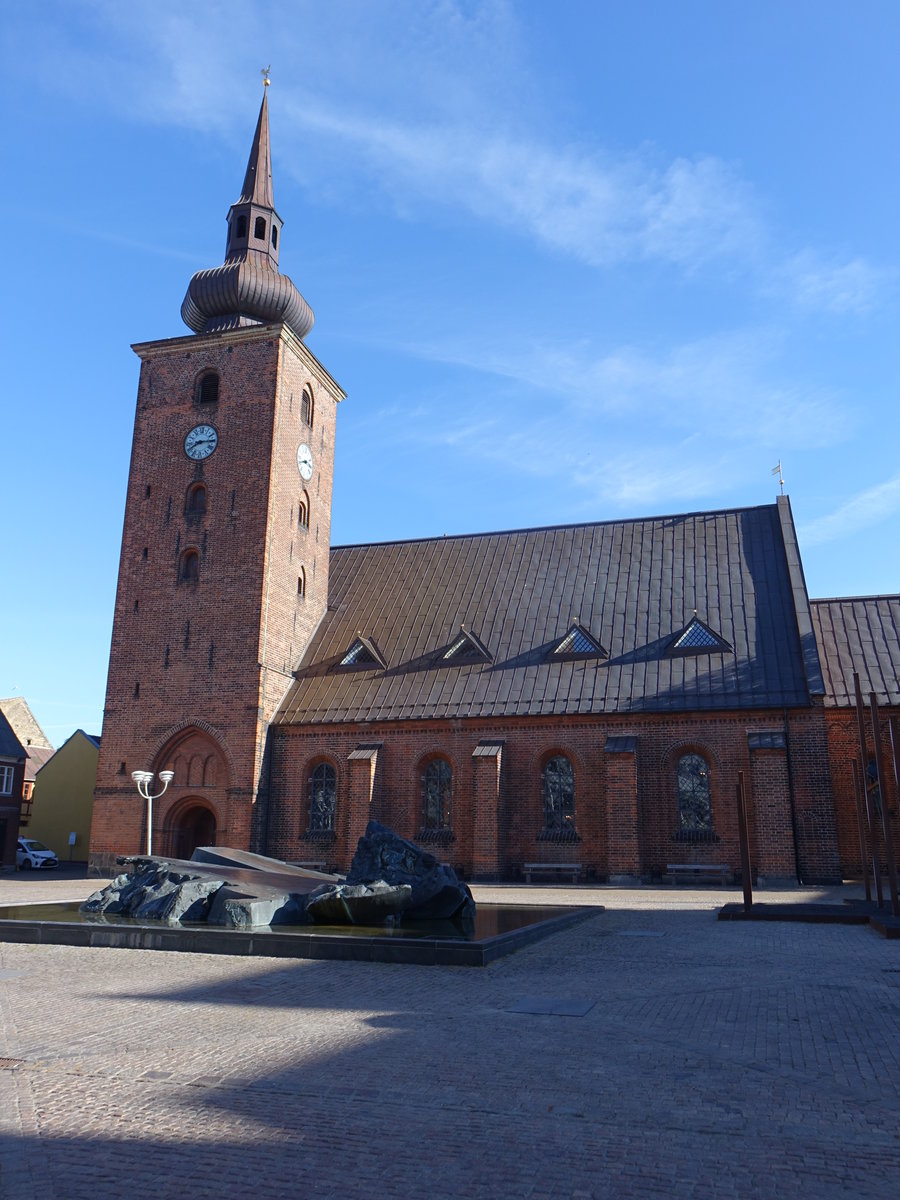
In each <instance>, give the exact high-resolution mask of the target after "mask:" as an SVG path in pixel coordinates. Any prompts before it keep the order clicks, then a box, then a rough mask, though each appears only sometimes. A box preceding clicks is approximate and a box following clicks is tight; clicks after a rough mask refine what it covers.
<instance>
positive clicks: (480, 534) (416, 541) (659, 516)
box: [331, 504, 776, 550]
mask: <svg viewBox="0 0 900 1200" xmlns="http://www.w3.org/2000/svg"><path fill="white" fill-rule="evenodd" d="M763 509H772V510H773V511H775V510H776V505H774V504H744V505H740V506H738V507H736V508H710V509H705V508H702V509H696V510H694V511H692V512H685V513H656V514H654V515H651V516H646V517H618V518H614V517H610V518H609V519H607V520H603V521H573V522H561V523H560V524H558V525H525V526H522V527H521V528H518V529H483V530H479V531H475V532H472V533H443V534H440V535H436V534H432V535H431V536H430V537H415V538H387V539H385V540H384V541H382V542H347V543H345V544H342V545H336V546H332V547H331V549H332V550H361V549H366V548H368V547H370V546H414V545H421V544H422V543H423V542H452V541H462V540H463V539H464V538H487V537H505V536H507V535H512V534H518V533H553V532H555V531H556V530H559V529H596V528H597V527H598V526H600V525H645V524H647V523H648V522H652V521H675V520H678V521H683V520H687V519H688V518H689V517H719V516H726V515H728V514H729V513H744V512H761V511H762V510H763Z"/></svg>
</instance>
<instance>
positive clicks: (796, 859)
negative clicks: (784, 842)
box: [782, 708, 803, 887]
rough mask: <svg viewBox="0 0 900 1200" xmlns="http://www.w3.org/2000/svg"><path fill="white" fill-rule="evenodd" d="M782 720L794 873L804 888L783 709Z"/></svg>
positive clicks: (786, 718) (788, 744) (786, 724)
mask: <svg viewBox="0 0 900 1200" xmlns="http://www.w3.org/2000/svg"><path fill="white" fill-rule="evenodd" d="M782 720H783V722H784V749H785V756H786V762H787V777H788V799H789V802H790V808H791V833H792V835H793V838H794V873H795V874H796V876H797V883H798V885H800V886H801V887H802V886H803V877H802V875H801V872H800V849H799V844H798V842H797V810H796V805H795V803H794V769H793V767H792V765H791V734H790V729H789V728H788V711H787V709H786V708H784V709H782Z"/></svg>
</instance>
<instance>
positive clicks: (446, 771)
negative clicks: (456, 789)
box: [422, 758, 453, 834]
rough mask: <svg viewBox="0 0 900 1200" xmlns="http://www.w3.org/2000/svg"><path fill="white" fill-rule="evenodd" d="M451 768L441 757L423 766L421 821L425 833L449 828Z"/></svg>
mask: <svg viewBox="0 0 900 1200" xmlns="http://www.w3.org/2000/svg"><path fill="white" fill-rule="evenodd" d="M452 795H453V769H452V768H451V766H450V764H449V763H448V762H447V761H446V760H445V759H443V758H434V759H432V760H431V762H430V763H429V764H428V766H427V767H426V768H425V787H424V796H423V823H422V828H423V830H424V832H425V833H426V834H429V833H441V832H444V831H447V830H449V829H450V804H451V799H452Z"/></svg>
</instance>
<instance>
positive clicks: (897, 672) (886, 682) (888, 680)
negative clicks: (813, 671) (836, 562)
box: [810, 596, 900, 708]
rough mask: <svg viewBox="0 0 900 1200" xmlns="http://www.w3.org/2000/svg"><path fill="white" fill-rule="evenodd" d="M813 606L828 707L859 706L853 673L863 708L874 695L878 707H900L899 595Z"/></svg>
mask: <svg viewBox="0 0 900 1200" xmlns="http://www.w3.org/2000/svg"><path fill="white" fill-rule="evenodd" d="M810 607H811V611H812V619H813V627H814V629H815V633H816V641H817V642H818V646H819V657H820V659H821V662H822V671H823V676H824V680H825V704H826V706H828V707H830V708H843V707H846V706H849V705H853V704H855V703H856V700H855V693H854V686H853V675H854V672H855V673H857V674H858V675H859V683H860V689H861V691H862V695H863V703H864V704H865V705H868V703H869V693H870V692H874V693H875V695H876V697H877V699H878V703H879V704H894V705H900V596H853V597H847V598H845V599H837V600H813V601H812V602H811V606H810Z"/></svg>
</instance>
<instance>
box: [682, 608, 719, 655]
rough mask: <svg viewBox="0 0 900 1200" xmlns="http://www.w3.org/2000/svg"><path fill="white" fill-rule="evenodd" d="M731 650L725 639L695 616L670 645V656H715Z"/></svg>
mask: <svg viewBox="0 0 900 1200" xmlns="http://www.w3.org/2000/svg"><path fill="white" fill-rule="evenodd" d="M729 650H731V646H730V645H729V644H728V642H726V641H725V639H724V638H722V637H719V635H718V634H717V633H715V632H714V631H713V630H712V629H710V627H709V626H708V625H707V624H706V623H705V622H703V621H701V620H700V618H699V617H698V616H697V615H696V613H695V614H694V616H693V617H692V618H691V620H690V621H689V622H688V623H687V625H685V627H684V629H682V631H681V632H680V633H677V634H676V635H675V637H674V638H673V639H672V641H671V642H670V643H669V654H715V653H716V652H719V653H722V652H727V651H729Z"/></svg>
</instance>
